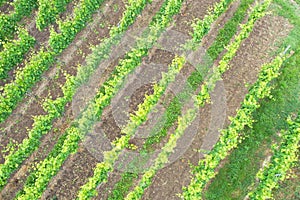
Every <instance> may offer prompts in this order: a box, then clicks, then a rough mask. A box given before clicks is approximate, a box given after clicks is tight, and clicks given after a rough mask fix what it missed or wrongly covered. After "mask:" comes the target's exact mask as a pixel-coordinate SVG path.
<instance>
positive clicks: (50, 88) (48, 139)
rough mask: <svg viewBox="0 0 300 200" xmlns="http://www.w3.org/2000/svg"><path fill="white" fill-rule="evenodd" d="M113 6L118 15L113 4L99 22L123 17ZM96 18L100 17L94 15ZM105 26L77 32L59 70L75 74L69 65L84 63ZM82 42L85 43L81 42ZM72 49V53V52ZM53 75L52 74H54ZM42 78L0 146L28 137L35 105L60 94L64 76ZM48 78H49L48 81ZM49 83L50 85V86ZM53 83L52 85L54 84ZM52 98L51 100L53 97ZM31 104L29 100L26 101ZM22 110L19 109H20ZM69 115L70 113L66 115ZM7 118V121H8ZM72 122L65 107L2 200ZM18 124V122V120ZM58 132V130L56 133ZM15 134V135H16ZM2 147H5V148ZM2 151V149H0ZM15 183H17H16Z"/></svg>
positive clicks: (105, 31)
mask: <svg viewBox="0 0 300 200" xmlns="http://www.w3.org/2000/svg"><path fill="white" fill-rule="evenodd" d="M115 4H116V5H117V4H118V7H119V11H120V12H112V10H110V9H113V6H112V5H110V6H109V5H108V4H107V5H106V6H108V7H107V8H106V9H107V11H106V13H110V15H107V16H106V15H105V16H104V15H103V14H101V16H102V17H103V18H101V21H103V22H105V23H106V24H107V25H108V24H109V25H116V24H117V22H118V21H119V19H120V17H121V16H122V13H123V11H124V4H123V2H122V1H118V2H115ZM94 16H95V17H97V16H99V14H95V15H94ZM108 31H109V29H108V27H107V26H106V27H104V28H101V27H100V26H94V27H93V26H90V25H89V26H88V27H87V28H86V29H85V30H83V31H82V32H80V33H79V34H78V36H77V37H76V38H75V40H74V42H73V43H72V44H71V45H70V46H69V47H68V48H67V49H66V50H65V51H64V52H63V53H62V55H61V56H59V58H58V60H60V61H61V62H63V61H65V64H64V65H63V66H62V67H61V69H62V70H64V71H66V72H68V73H69V74H76V67H70V66H75V64H83V63H84V60H85V56H86V55H87V54H89V53H90V52H91V50H90V48H89V47H90V46H91V45H97V44H99V41H100V39H101V38H103V37H107V36H108ZM87 33H89V34H88V37H87V38H86V39H85V40H83V38H82V36H84V37H86V36H85V35H87ZM82 41H84V42H82ZM77 47H78V48H80V49H81V50H82V53H80V54H78V53H77V54H76V53H74V54H75V55H73V56H72V57H70V53H72V51H74V50H76V49H77ZM72 48H73V49H74V50H72ZM74 52H75V51H74ZM54 75H55V74H54ZM44 77H47V78H46V80H43V81H42V83H41V84H43V82H46V84H45V83H44V84H45V86H43V88H42V95H41V96H39V98H38V99H37V100H34V101H31V103H32V104H31V105H30V109H28V110H27V111H26V112H25V113H26V116H28V117H27V118H25V120H24V115H22V114H18V112H19V111H22V110H18V109H16V111H15V112H16V113H15V116H16V115H20V117H23V119H22V120H20V121H22V124H20V126H19V124H17V125H16V126H11V127H10V129H6V130H7V131H6V135H1V136H2V137H1V144H2V145H3V144H7V143H8V141H9V140H10V138H12V139H13V140H16V141H18V142H20V141H22V140H23V139H24V138H26V136H27V131H26V127H28V128H30V127H31V126H32V122H33V121H32V119H31V116H33V115H39V114H43V113H44V111H43V109H41V108H40V107H37V106H38V103H37V102H42V99H43V98H45V97H47V96H48V95H49V94H51V95H52V98H54V97H57V96H59V95H60V94H61V91H60V87H59V85H61V84H63V83H64V80H65V79H64V77H63V75H62V73H60V75H59V77H58V78H57V79H55V78H53V75H52V79H51V75H49V74H48V73H46V74H45V75H44ZM48 77H49V78H48ZM51 83H52V84H51ZM53 83H55V84H53ZM35 92H36V90H35V89H33V92H32V95H35ZM53 96H54V97H53ZM27 101H29V100H28V99H25V100H24V102H27ZM29 102H30V101H29ZM20 109H21V108H20ZM67 113H69V114H67ZM9 120H10V119H8V120H7V121H9ZM72 120H73V117H72V111H71V106H70V104H69V105H68V106H67V108H66V112H65V114H64V117H63V118H62V119H60V120H57V122H56V123H54V126H53V127H54V128H53V129H52V131H51V132H50V133H49V134H47V135H46V136H45V137H44V138H42V140H41V141H42V142H41V145H40V148H39V149H38V150H37V151H36V152H35V153H34V154H33V155H32V156H31V157H30V158H29V159H27V160H26V161H25V162H24V163H23V166H22V168H21V169H20V170H19V171H18V172H16V173H14V174H13V175H12V177H11V179H10V181H9V184H8V185H7V186H6V187H5V188H4V189H3V190H2V192H1V196H2V198H3V199H10V198H11V197H12V196H14V194H15V193H16V192H17V190H19V189H21V187H22V185H23V182H24V180H25V179H26V176H27V175H28V168H30V166H31V165H32V164H33V163H34V162H35V163H37V162H38V161H40V160H43V159H44V158H45V156H46V155H47V153H48V152H49V151H50V150H51V149H52V147H53V145H54V144H55V143H56V141H57V138H58V137H59V135H61V134H62V133H63V132H64V130H65V129H66V128H67V127H68V126H69V123H70V122H71V121H72ZM18 122H19V121H18ZM6 124H7V123H5V124H3V128H5V125H6ZM21 128H22V132H20V129H21ZM57 130H59V131H57ZM17 131H18V132H17ZM16 133H18V134H16ZM4 146H5V145H4ZM1 149H3V147H1ZM2 163H3V158H2ZM16 183H18V184H16Z"/></svg>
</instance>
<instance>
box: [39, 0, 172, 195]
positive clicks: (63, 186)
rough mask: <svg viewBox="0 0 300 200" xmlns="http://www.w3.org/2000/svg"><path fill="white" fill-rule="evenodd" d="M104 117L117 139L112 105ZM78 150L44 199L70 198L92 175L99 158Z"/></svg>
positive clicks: (155, 6)
mask: <svg viewBox="0 0 300 200" xmlns="http://www.w3.org/2000/svg"><path fill="white" fill-rule="evenodd" d="M161 4H162V1H158V0H154V1H153V2H152V3H151V4H148V5H147V6H146V7H145V9H144V11H143V12H142V15H141V16H139V17H138V18H137V20H136V22H135V23H134V24H133V25H132V26H131V27H130V28H129V31H128V32H131V31H133V32H135V30H136V29H138V28H142V27H144V26H148V24H149V22H150V20H151V19H152V17H153V16H154V15H155V14H156V12H157V11H158V10H159V8H160V7H161ZM127 42H129V43H132V41H127ZM122 45H125V46H126V44H122ZM129 46H130V45H129ZM116 49H118V50H123V48H119V47H116ZM125 49H126V48H125ZM128 50H129V48H127V49H126V50H125V51H123V52H122V53H121V54H122V55H123V54H125V53H126V52H127V51H128ZM118 53H119V52H118ZM153 54H155V52H153ZM165 54H166V56H170V55H169V54H168V52H167V53H165ZM172 58H173V56H172ZM172 58H171V59H172ZM118 62H119V59H116V60H115V61H113V62H112V63H110V64H109V66H110V67H109V68H110V69H111V70H112V69H113V68H114V67H115V66H116V65H117V64H118ZM145 62H146V61H145ZM110 73H111V71H110V72H108V73H107V72H105V74H104V75H103V74H102V76H106V77H105V78H103V77H101V80H103V81H104V80H105V79H107V78H108V75H109V74H110ZM99 74H100V73H99ZM96 76H97V75H96ZM93 77H95V75H93ZM101 82H102V81H101ZM101 84H102V83H100V84H99V83H96V82H95V83H92V84H90V85H93V87H95V85H96V87H98V88H99V87H100V85H101ZM97 85H98V86H97ZM143 92H144V91H143ZM149 92H150V93H151V89H150V90H149ZM102 119H103V120H102V123H103V125H104V126H105V129H106V130H109V133H110V134H109V135H110V137H111V139H112V140H113V139H115V137H117V135H118V133H119V132H120V129H119V128H118V126H117V125H116V124H115V121H114V120H113V116H112V113H111V109H110V107H107V108H106V109H105V110H104V111H103V115H102ZM78 152H79V153H76V154H73V155H71V156H70V157H69V158H68V159H67V160H66V161H65V163H64V164H63V166H62V170H60V171H59V172H58V174H57V175H56V176H55V177H54V178H53V179H52V181H51V182H50V183H49V187H48V188H47V190H46V191H45V192H44V194H43V197H42V199H50V198H51V197H57V198H58V199H69V198H75V197H76V195H77V193H78V190H79V188H80V186H82V185H83V184H84V183H85V182H86V181H87V178H88V177H90V176H91V175H92V173H93V169H94V167H95V166H96V164H97V162H98V160H96V159H95V157H94V156H93V155H91V154H90V152H89V151H88V150H87V149H86V148H85V147H84V145H83V144H82V143H81V144H79V150H78ZM73 168H76V169H78V170H73ZM75 179H76V180H78V181H76V182H74V181H73V180H75ZM65 191H68V193H67V194H66V193H65Z"/></svg>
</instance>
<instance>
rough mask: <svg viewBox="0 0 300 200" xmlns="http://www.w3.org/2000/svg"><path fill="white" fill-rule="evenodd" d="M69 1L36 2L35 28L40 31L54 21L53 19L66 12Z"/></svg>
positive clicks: (44, 0)
mask: <svg viewBox="0 0 300 200" xmlns="http://www.w3.org/2000/svg"><path fill="white" fill-rule="evenodd" d="M70 2H71V0H38V12H37V16H36V26H37V28H38V29H39V30H40V31H42V30H43V29H44V28H45V27H47V26H48V25H49V24H51V23H53V22H54V21H55V18H56V17H57V16H58V15H59V14H60V13H62V12H64V11H65V10H66V6H67V5H68V3H70Z"/></svg>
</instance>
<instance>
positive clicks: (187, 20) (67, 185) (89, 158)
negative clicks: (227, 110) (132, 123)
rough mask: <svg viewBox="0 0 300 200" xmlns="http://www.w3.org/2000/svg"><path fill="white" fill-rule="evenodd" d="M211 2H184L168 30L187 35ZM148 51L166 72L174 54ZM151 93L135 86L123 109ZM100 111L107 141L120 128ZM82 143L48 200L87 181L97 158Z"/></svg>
mask: <svg viewBox="0 0 300 200" xmlns="http://www.w3.org/2000/svg"><path fill="white" fill-rule="evenodd" d="M199 3H201V5H202V6H201V9H200V10H199V9H197V10H195V11H194V12H190V11H189V10H190V9H191V8H195V6H196V7H197V5H199ZM213 3H214V2H210V3H204V2H198V3H197V2H196V3H195V1H188V3H187V4H184V5H183V8H182V10H181V14H180V16H177V17H176V19H175V24H176V26H172V28H171V29H174V30H176V31H179V32H181V33H184V34H186V35H189V32H191V31H192V30H191V25H190V24H191V22H192V19H194V18H195V17H198V18H202V17H203V16H204V14H206V11H207V8H208V7H209V6H211V5H213ZM203 5H205V6H203ZM198 8H199V6H198ZM180 27H185V28H182V29H181V28H180ZM168 29H170V28H168ZM150 52H153V53H151V54H150V55H149V56H148V57H146V58H145V59H144V61H143V63H148V62H156V63H159V64H162V67H163V68H164V69H160V70H161V71H166V69H167V65H168V64H169V63H170V62H171V60H172V58H173V57H174V55H173V54H172V53H170V52H167V51H164V50H159V49H156V48H153V49H152V50H151V51H150ZM145 67H146V66H145V65H142V66H141V67H140V68H142V69H143V68H145ZM185 68H186V69H184V70H182V71H187V72H183V73H187V74H188V73H190V71H191V70H192V69H193V68H192V67H191V66H185ZM151 92H153V90H152V87H151V85H144V86H142V87H141V88H139V89H138V90H137V91H136V93H134V94H133V95H132V96H131V99H130V108H129V109H130V110H127V112H129V113H132V112H133V110H136V108H137V105H138V104H140V103H141V102H142V101H143V99H144V95H145V93H147V94H151ZM164 96H168V95H167V94H166V95H164ZM104 113H105V114H104V115H103V117H102V122H101V126H102V130H104V132H105V135H106V136H107V138H108V139H109V141H110V142H111V141H113V140H114V139H115V138H117V137H119V136H120V128H119V126H118V125H117V124H116V122H115V120H114V116H113V113H112V108H111V106H110V107H108V108H107V109H105V111H104ZM98 126H100V125H98ZM85 145H86V143H84V144H83V143H81V144H80V149H79V151H78V153H76V154H74V155H72V156H71V157H70V158H68V160H67V161H66V162H65V163H64V165H63V167H62V170H61V171H60V172H59V173H58V175H56V176H55V178H54V179H53V181H52V182H51V183H50V185H49V187H48V189H47V191H46V192H45V193H44V195H43V197H44V198H45V199H50V198H51V197H56V198H58V199H67V198H70V195H71V198H73V197H74V198H75V195H76V194H77V191H78V189H79V187H80V186H81V185H83V184H84V183H85V182H86V181H87V178H88V177H89V176H91V175H92V174H93V168H94V167H95V164H96V162H97V159H95V155H93V154H92V153H91V152H90V149H87V148H86V146H85ZM98 162H99V160H98ZM115 175H116V176H115ZM75 180H76V181H75ZM118 180H119V174H118V172H113V175H111V176H110V178H109V181H108V182H107V183H106V184H103V185H101V187H99V188H98V191H99V197H96V199H97V198H100V199H104V198H106V197H107V195H108V194H109V191H111V188H112V187H113V185H114V183H115V182H116V181H118ZM103 188H105V191H106V192H103V190H102V189H103ZM65 191H68V193H67V194H66V192H65ZM73 195H74V196H73Z"/></svg>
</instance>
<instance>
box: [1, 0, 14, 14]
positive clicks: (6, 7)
mask: <svg viewBox="0 0 300 200" xmlns="http://www.w3.org/2000/svg"><path fill="white" fill-rule="evenodd" d="M12 2H13V0H9V1H7V2H5V3H3V5H2V6H1V7H0V13H1V14H8V13H10V11H12V10H13V9H14V7H13V6H12V5H11V4H10V3H12Z"/></svg>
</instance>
